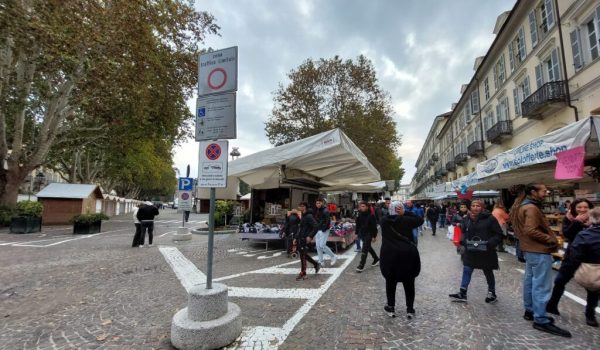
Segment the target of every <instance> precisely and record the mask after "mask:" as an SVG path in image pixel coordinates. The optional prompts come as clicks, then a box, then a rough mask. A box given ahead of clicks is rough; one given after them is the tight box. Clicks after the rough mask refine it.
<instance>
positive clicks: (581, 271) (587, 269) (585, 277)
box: [575, 263, 600, 292]
mask: <svg viewBox="0 0 600 350" xmlns="http://www.w3.org/2000/svg"><path fill="white" fill-rule="evenodd" d="M575 281H577V283H579V284H580V285H581V286H582V287H583V288H585V289H587V290H588V291H592V292H598V291H600V264H589V263H581V265H579V268H577V271H576V272H575Z"/></svg>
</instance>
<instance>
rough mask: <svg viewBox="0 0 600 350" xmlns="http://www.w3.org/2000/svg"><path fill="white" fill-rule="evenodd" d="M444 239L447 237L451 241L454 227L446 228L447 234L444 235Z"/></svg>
mask: <svg viewBox="0 0 600 350" xmlns="http://www.w3.org/2000/svg"><path fill="white" fill-rule="evenodd" d="M446 237H448V239H449V240H452V238H453V237H454V225H450V226H448V233H447V234H446Z"/></svg>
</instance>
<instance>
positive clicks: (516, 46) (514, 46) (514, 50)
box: [508, 27, 527, 72]
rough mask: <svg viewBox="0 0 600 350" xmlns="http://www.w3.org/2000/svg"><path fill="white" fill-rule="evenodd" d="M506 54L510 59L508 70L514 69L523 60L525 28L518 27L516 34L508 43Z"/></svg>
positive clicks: (525, 54)
mask: <svg viewBox="0 0 600 350" xmlns="http://www.w3.org/2000/svg"><path fill="white" fill-rule="evenodd" d="M508 56H509V61H510V71H511V72H514V71H515V69H516V68H517V67H518V66H519V65H520V64H521V63H522V62H523V61H524V60H525V57H526V56H527V52H526V49H525V30H524V29H523V27H521V28H519V32H518V33H517V36H516V37H515V38H514V39H513V41H511V42H510V44H508Z"/></svg>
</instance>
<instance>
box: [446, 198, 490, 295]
mask: <svg viewBox="0 0 600 350" xmlns="http://www.w3.org/2000/svg"><path fill="white" fill-rule="evenodd" d="M483 208H484V204H483V201H482V200H481V199H474V200H473V201H472V202H471V208H470V211H469V214H468V215H466V216H465V217H464V218H463V221H462V224H461V231H462V236H461V239H460V244H461V247H460V249H461V255H462V262H463V273H462V281H461V283H460V290H459V292H458V293H456V294H450V295H449V297H450V299H452V301H460V302H466V301H467V289H468V288H469V283H471V276H472V275H473V271H474V270H475V269H481V270H483V274H484V275H485V279H486V281H487V284H488V293H487V297H486V298H485V302H486V303H488V304H493V303H495V302H496V301H497V300H498V299H497V298H496V280H495V278H494V270H497V269H498V268H499V266H498V254H496V247H497V246H498V244H500V240H501V239H502V229H501V228H500V225H499V224H498V220H496V218H495V217H493V216H492V214H490V212H489V211H484V209H483ZM468 241H479V242H481V243H479V244H483V242H487V243H486V245H485V247H486V249H485V250H481V251H479V250H471V249H470V248H469V243H468Z"/></svg>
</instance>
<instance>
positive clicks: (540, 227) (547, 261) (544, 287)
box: [511, 184, 571, 338]
mask: <svg viewBox="0 0 600 350" xmlns="http://www.w3.org/2000/svg"><path fill="white" fill-rule="evenodd" d="M547 195H548V190H547V189H546V186H544V185H542V184H529V185H526V186H525V187H524V190H523V191H522V193H521V195H520V196H519V197H518V198H517V200H516V201H515V204H514V205H513V208H512V210H511V221H512V223H513V228H514V229H515V232H516V233H517V235H518V238H519V246H520V248H521V250H522V251H523V252H524V255H525V261H526V263H525V276H524V277H523V304H524V306H525V314H524V315H523V318H524V319H526V320H528V321H533V328H535V329H537V330H540V331H542V332H547V333H550V334H554V335H559V336H561V337H566V338H570V337H571V333H570V332H569V331H567V330H565V329H562V328H559V327H557V326H556V325H554V319H553V318H552V317H549V316H548V315H547V314H546V304H548V301H549V300H550V294H551V293H552V261H553V259H552V255H551V253H552V252H554V251H556V249H557V247H558V243H557V240H556V235H555V234H554V232H553V231H552V230H551V229H550V226H549V224H548V221H547V220H546V217H545V216H544V214H543V212H542V210H541V206H542V202H543V201H544V198H546V196H547Z"/></svg>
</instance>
